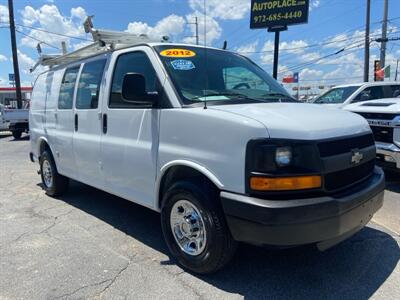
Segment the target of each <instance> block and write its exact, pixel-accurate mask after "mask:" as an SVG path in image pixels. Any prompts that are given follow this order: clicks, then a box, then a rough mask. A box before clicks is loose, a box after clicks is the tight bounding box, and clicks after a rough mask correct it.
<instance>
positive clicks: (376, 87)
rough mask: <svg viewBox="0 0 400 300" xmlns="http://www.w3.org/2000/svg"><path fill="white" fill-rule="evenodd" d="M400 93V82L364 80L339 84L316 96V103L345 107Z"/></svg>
mask: <svg viewBox="0 0 400 300" xmlns="http://www.w3.org/2000/svg"><path fill="white" fill-rule="evenodd" d="M398 95H400V83H399V82H395V81H394V82H389V81H384V82H363V83H352V84H345V85H338V86H335V87H333V88H331V89H330V90H328V91H326V92H325V93H323V94H322V95H320V96H318V97H316V98H315V100H314V101H313V103H314V104H321V105H324V106H326V107H330V108H343V107H346V106H347V105H349V104H352V103H358V102H365V101H370V100H375V99H382V98H393V97H397V96H398Z"/></svg>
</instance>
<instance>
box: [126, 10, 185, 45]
mask: <svg viewBox="0 0 400 300" xmlns="http://www.w3.org/2000/svg"><path fill="white" fill-rule="evenodd" d="M185 24H186V21H185V19H184V18H183V17H181V16H177V15H169V16H168V17H165V18H163V19H161V20H160V21H158V22H157V24H156V25H155V26H154V27H152V26H150V25H148V24H147V23H143V22H131V23H129V24H128V28H127V29H126V31H127V32H129V33H133V34H147V35H148V36H149V37H151V38H154V39H157V40H161V38H162V37H163V36H169V37H170V38H172V39H174V38H175V37H177V36H179V35H180V34H182V32H183V30H184V26H185Z"/></svg>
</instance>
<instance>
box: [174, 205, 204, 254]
mask: <svg viewBox="0 0 400 300" xmlns="http://www.w3.org/2000/svg"><path fill="white" fill-rule="evenodd" d="M170 224H171V231H172V235H173V236H174V238H175V241H176V243H177V244H178V246H179V248H180V249H181V250H182V251H183V252H185V253H186V254H189V255H192V256H196V255H199V254H201V253H202V252H203V250H204V248H205V246H206V242H207V234H206V228H205V226H204V221H203V217H202V216H201V214H200V211H199V209H198V208H197V207H196V206H195V205H194V204H193V203H191V202H189V201H187V200H179V201H177V202H176V203H175V204H174V206H173V207H172V210H171V215H170Z"/></svg>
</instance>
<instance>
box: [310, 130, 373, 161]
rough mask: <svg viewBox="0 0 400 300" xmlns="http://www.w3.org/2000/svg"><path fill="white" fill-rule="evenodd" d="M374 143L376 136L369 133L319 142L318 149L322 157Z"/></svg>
mask: <svg viewBox="0 0 400 300" xmlns="http://www.w3.org/2000/svg"><path fill="white" fill-rule="evenodd" d="M372 145H374V137H373V136H372V134H370V133H368V134H365V135H360V136H356V137H350V138H344V139H340V140H331V141H325V142H320V143H318V149H319V154H320V156H321V157H328V156H333V155H338V154H342V153H346V152H351V150H353V149H361V148H366V147H369V146H372Z"/></svg>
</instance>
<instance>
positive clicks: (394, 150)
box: [376, 142, 400, 170]
mask: <svg viewBox="0 0 400 300" xmlns="http://www.w3.org/2000/svg"><path fill="white" fill-rule="evenodd" d="M376 154H377V156H378V158H379V159H378V160H377V163H378V164H379V165H380V166H381V167H385V168H395V169H399V170H400V148H399V147H397V146H396V145H395V144H387V143H380V142H376Z"/></svg>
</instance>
